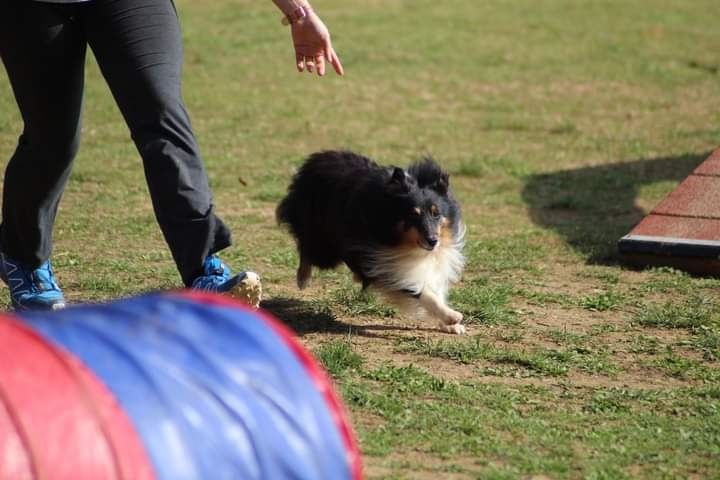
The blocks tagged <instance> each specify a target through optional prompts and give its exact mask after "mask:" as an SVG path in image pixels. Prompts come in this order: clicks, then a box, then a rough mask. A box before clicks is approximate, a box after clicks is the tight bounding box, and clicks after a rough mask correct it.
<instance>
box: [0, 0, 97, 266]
mask: <svg viewBox="0 0 720 480" xmlns="http://www.w3.org/2000/svg"><path fill="white" fill-rule="evenodd" d="M70 12H71V10H69V9H67V8H64V7H57V6H52V5H48V4H43V3H37V2H28V1H26V0H2V1H0V57H2V61H3V63H4V65H5V69H6V71H7V74H8V78H9V80H10V84H11V85H12V89H13V92H14V94H15V99H16V101H17V104H18V106H19V108H20V114H21V115H22V120H23V124H24V126H23V132H22V135H21V136H20V139H19V141H18V145H17V148H16V150H15V153H14V154H13V156H12V158H11V159H10V161H9V163H8V164H7V167H6V170H5V180H4V184H3V205H2V229H1V231H0V251H2V252H3V253H4V254H5V255H7V256H8V257H10V258H12V259H14V260H16V261H19V262H22V263H23V264H24V265H26V266H27V267H29V268H36V267H38V266H40V265H41V264H43V263H44V262H45V261H46V260H47V259H48V258H49V257H50V253H51V250H52V229H53V224H54V222H55V215H56V213H57V208H58V202H59V201H60V197H61V195H62V192H63V190H64V188H65V185H66V183H67V179H68V176H69V175H70V169H71V166H72V160H73V158H74V156H75V153H76V151H77V148H78V142H79V137H80V113H81V104H82V91H83V75H84V64H85V40H84V38H83V35H82V31H81V30H80V29H79V28H78V26H77V25H76V24H75V23H74V22H73V20H72V19H71V18H70V16H69V13H70Z"/></svg>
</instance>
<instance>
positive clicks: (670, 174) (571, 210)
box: [522, 152, 710, 265]
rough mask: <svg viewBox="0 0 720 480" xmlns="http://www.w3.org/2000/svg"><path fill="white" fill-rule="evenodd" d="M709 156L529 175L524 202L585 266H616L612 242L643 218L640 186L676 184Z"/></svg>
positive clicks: (679, 156)
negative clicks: (579, 254) (560, 237)
mask: <svg viewBox="0 0 720 480" xmlns="http://www.w3.org/2000/svg"><path fill="white" fill-rule="evenodd" d="M709 154H710V152H705V153H701V154H686V155H678V156H669V157H658V158H649V159H638V160H632V161H627V162H621V163H615V164H610V165H600V166H595V167H584V168H579V169H574V170H561V171H557V172H551V173H543V174H538V175H532V176H531V177H530V178H529V179H528V181H527V183H526V184H525V187H524V189H523V192H522V195H523V200H525V202H526V204H527V205H528V207H529V212H530V218H531V219H532V221H533V222H534V223H535V224H537V225H540V226H542V227H545V228H550V229H552V230H555V231H556V232H558V233H559V234H560V235H561V236H562V237H563V238H564V239H565V241H566V242H567V244H568V245H570V246H571V247H572V248H573V249H575V250H576V251H578V252H580V253H581V254H582V255H584V256H585V258H586V261H587V263H588V264H595V265H615V264H618V263H619V261H620V259H619V255H618V252H617V241H618V239H619V238H620V237H622V236H623V235H626V234H627V233H628V232H629V231H630V229H632V227H634V226H635V225H636V224H637V223H638V222H639V221H640V220H642V218H643V217H644V215H645V212H644V211H643V210H642V209H641V208H640V207H638V205H637V203H636V198H637V195H638V192H639V190H640V188H642V187H644V186H646V185H650V184H652V183H655V182H659V181H672V182H680V181H681V180H682V179H684V178H685V177H686V176H688V175H689V174H690V173H691V172H692V171H693V170H694V169H695V168H696V167H697V166H698V165H699V164H700V163H702V161H703V160H705V158H707V156H708V155H709Z"/></svg>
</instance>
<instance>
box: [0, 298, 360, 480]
mask: <svg viewBox="0 0 720 480" xmlns="http://www.w3.org/2000/svg"><path fill="white" fill-rule="evenodd" d="M361 476H362V472H361V465H360V455H359V452H358V448H357V443H356V440H355V437H354V435H353V433H352V431H351V428H350V425H349V423H348V421H347V418H346V416H345V411H344V409H343V406H342V405H341V404H340V401H339V399H338V397H337V395H336V394H335V392H334V391H333V388H332V386H331V384H330V382H329V379H328V377H327V376H326V374H325V372H324V371H323V370H322V369H321V368H320V367H319V365H318V364H317V363H316V362H315V360H314V359H313V358H312V357H311V356H310V355H309V354H308V352H307V351H306V350H305V349H304V348H303V347H302V346H301V345H300V344H299V343H298V342H297V341H296V340H295V338H294V337H293V336H292V334H290V333H289V331H288V330H287V329H286V327H285V326H284V325H281V324H279V323H278V322H277V321H276V320H274V319H273V318H271V317H269V316H268V315H267V314H265V313H263V312H262V311H256V310H253V309H250V308H248V307H246V306H244V305H243V304H240V303H237V302H234V301H232V300H230V299H227V298H225V297H218V296H212V295H208V294H197V293H182V292H178V293H172V294H152V295H146V296H141V297H137V298H132V299H127V300H122V301H118V302H114V303H109V304H106V305H86V306H77V307H70V308H67V309H65V310H60V311H56V312H34V313H21V314H17V315H11V314H4V315H0V479H12V480H25V479H32V480H38V479H43V480H71V479H72V480H100V479H102V480H119V479H126V480H150V479H164V480H181V479H198V480H222V479H233V480H235V479H286V478H292V479H307V480H310V479H313V480H315V479H358V478H361Z"/></svg>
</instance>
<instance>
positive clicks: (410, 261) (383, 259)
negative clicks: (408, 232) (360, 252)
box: [365, 226, 465, 301]
mask: <svg viewBox="0 0 720 480" xmlns="http://www.w3.org/2000/svg"><path fill="white" fill-rule="evenodd" d="M464 234H465V228H464V227H462V226H461V228H460V233H459V235H458V236H457V238H455V239H454V240H452V241H451V242H448V243H447V244H445V243H444V242H441V243H440V244H439V245H438V247H437V248H436V249H435V250H433V251H430V252H428V251H426V250H423V249H420V248H415V249H382V250H377V251H375V252H373V255H372V260H371V261H370V262H369V265H367V270H366V272H365V273H366V275H367V276H368V277H370V278H373V279H377V286H378V287H380V288H381V289H383V290H392V291H406V292H409V293H411V294H413V295H420V293H421V292H422V291H423V290H424V289H429V290H431V291H432V292H433V293H435V295H437V296H438V297H440V298H441V299H442V300H443V301H444V300H445V299H446V297H447V292H448V289H449V287H450V284H451V283H454V282H457V281H458V280H459V279H460V274H461V273H462V269H463V267H464V265H465V257H464V256H463V254H462V247H463V239H464Z"/></svg>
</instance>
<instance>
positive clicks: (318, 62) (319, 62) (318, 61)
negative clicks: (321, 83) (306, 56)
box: [315, 55, 325, 77]
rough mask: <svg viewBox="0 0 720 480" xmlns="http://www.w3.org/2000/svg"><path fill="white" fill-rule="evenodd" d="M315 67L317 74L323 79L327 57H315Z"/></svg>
mask: <svg viewBox="0 0 720 480" xmlns="http://www.w3.org/2000/svg"><path fill="white" fill-rule="evenodd" d="M315 66H316V67H317V73H318V75H320V76H321V77H322V76H323V75H325V57H324V56H323V55H318V56H316V57H315Z"/></svg>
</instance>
